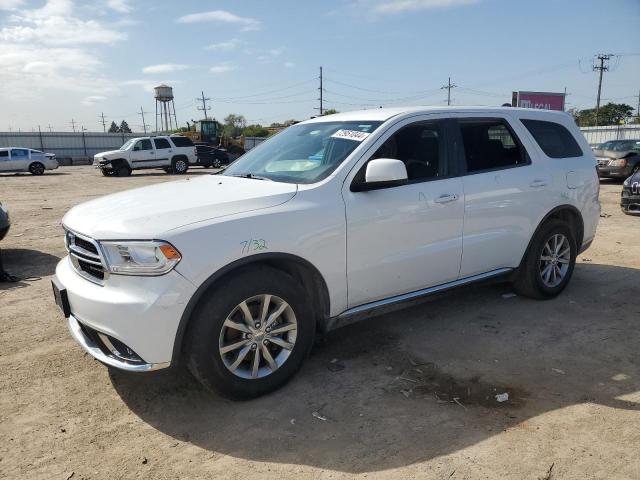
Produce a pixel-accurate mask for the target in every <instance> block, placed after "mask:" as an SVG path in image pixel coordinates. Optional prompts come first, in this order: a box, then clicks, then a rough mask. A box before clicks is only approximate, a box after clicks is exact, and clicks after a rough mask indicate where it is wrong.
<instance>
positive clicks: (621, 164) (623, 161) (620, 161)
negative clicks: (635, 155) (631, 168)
mask: <svg viewBox="0 0 640 480" xmlns="http://www.w3.org/2000/svg"><path fill="white" fill-rule="evenodd" d="M609 166H610V167H626V166H627V159H626V158H619V159H618V160H611V161H610V162H609Z"/></svg>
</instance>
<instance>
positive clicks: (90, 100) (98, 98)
mask: <svg viewBox="0 0 640 480" xmlns="http://www.w3.org/2000/svg"><path fill="white" fill-rule="evenodd" d="M106 99H107V97H105V96H104V95H89V96H88V97H84V100H82V104H83V105H86V106H87V107H91V106H93V105H95V104H96V103H100V102H104V101H105V100H106Z"/></svg>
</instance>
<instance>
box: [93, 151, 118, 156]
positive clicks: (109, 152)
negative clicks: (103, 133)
mask: <svg viewBox="0 0 640 480" xmlns="http://www.w3.org/2000/svg"><path fill="white" fill-rule="evenodd" d="M123 151H124V150H109V151H108V152H100V153H96V154H95V155H94V156H96V157H106V156H107V155H114V154H117V155H122V152H123Z"/></svg>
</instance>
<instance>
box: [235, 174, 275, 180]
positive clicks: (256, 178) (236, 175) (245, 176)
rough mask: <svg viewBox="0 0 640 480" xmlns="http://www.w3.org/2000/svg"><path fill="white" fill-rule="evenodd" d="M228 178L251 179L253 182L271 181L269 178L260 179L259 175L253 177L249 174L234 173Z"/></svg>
mask: <svg viewBox="0 0 640 480" xmlns="http://www.w3.org/2000/svg"><path fill="white" fill-rule="evenodd" d="M229 176H230V177H239V178H251V179H253V180H268V181H271V179H270V178H267V177H261V176H260V175H255V174H253V173H251V172H249V173H235V174H231V175H229Z"/></svg>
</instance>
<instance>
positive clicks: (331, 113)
mask: <svg viewBox="0 0 640 480" xmlns="http://www.w3.org/2000/svg"><path fill="white" fill-rule="evenodd" d="M334 113H340V112H339V111H337V110H336V109H335V108H329V109H327V110H325V111H324V113H323V114H322V115H333V114H334Z"/></svg>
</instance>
